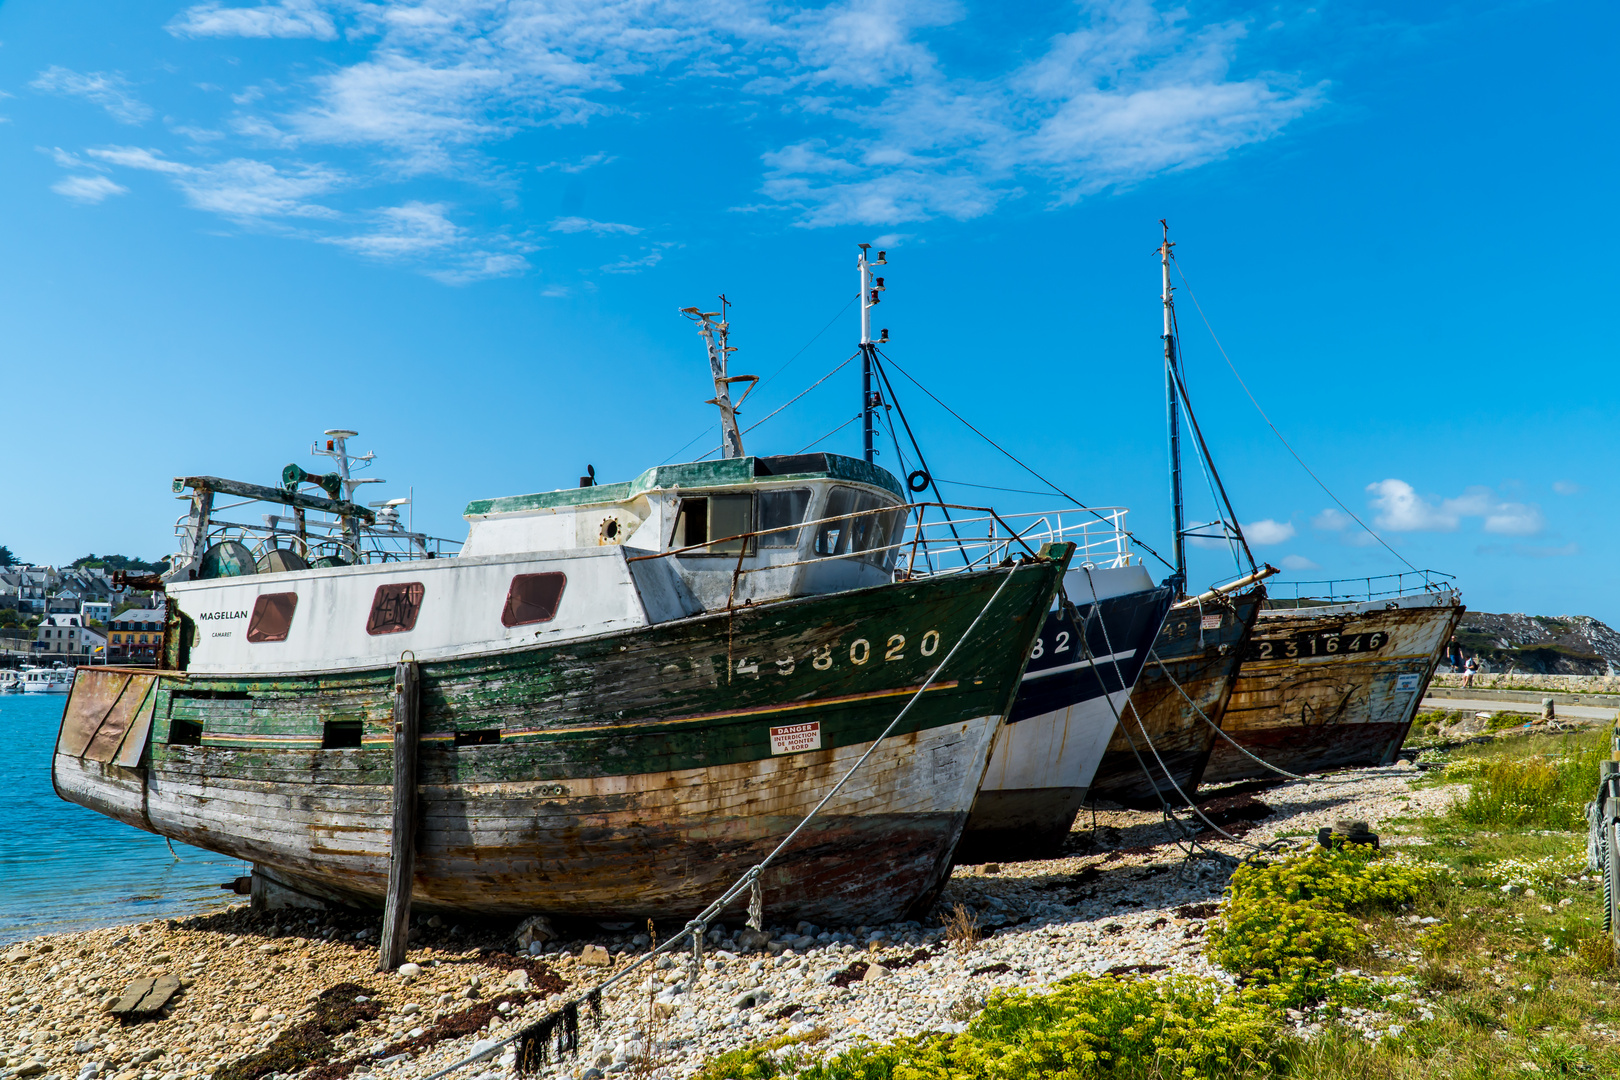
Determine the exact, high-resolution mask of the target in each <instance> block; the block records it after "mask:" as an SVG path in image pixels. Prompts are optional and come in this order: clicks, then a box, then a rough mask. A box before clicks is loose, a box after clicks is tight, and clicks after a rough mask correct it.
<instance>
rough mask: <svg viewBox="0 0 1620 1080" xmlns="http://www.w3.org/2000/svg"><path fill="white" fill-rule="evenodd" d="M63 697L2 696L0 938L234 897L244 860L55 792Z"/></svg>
mask: <svg viewBox="0 0 1620 1080" xmlns="http://www.w3.org/2000/svg"><path fill="white" fill-rule="evenodd" d="M66 705H67V695H66V694H0V740H3V745H4V752H3V753H0V942H9V941H16V940H19V939H22V938H29V937H33V936H35V935H37V934H45V933H51V932H55V931H60V930H77V929H84V928H87V927H92V926H108V925H113V924H117V923H126V922H139V921H141V920H143V919H154V918H159V917H174V916H178V915H191V914H196V913H199V912H202V911H208V910H212V909H214V908H218V907H222V906H224V905H225V904H229V903H232V902H235V901H236V900H238V899H239V898H238V897H236V896H235V895H234V894H232V893H229V892H226V891H224V890H223V889H221V888H219V884H220V882H222V881H229V880H230V879H231V878H233V877H236V876H238V875H241V874H246V873H247V872H248V866H247V864H246V863H244V862H242V861H240V860H238V859H228V858H225V857H224V856H222V855H215V854H214V853H213V852H209V851H202V850H200V849H198V848H194V847H187V846H186V845H184V844H175V845H174V854H170V852H169V845H168V844H167V843H165V842H164V839H163V837H161V836H153V835H152V834H151V833H148V832H142V831H141V830H139V829H135V828H131V827H130V826H128V825H123V824H120V823H119V822H116V821H114V820H112V819H111V818H107V817H102V816H101V815H100V814H97V813H94V812H92V811H90V810H86V809H85V808H84V807H82V806H75V805H74V804H72V803H67V802H63V801H62V800H61V799H59V798H57V797H56V792H55V790H53V789H52V787H51V752H52V750H53V748H54V747H55V746H56V731H57V727H58V726H59V725H60V723H61V720H62V710H63V708H65V707H66ZM176 856H178V859H177V858H176Z"/></svg>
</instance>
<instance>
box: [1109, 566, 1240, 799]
mask: <svg viewBox="0 0 1620 1080" xmlns="http://www.w3.org/2000/svg"><path fill="white" fill-rule="evenodd" d="M1241 585H1242V586H1245V587H1244V588H1241V589H1240V590H1238V591H1232V590H1228V591H1227V592H1224V593H1223V592H1216V591H1214V590H1212V591H1211V592H1210V593H1206V594H1204V595H1202V596H1199V597H1193V598H1188V599H1184V600H1181V601H1179V602H1178V603H1176V604H1175V605H1174V606H1173V607H1172V608H1171V609H1170V614H1169V616H1168V617H1167V618H1166V619H1165V621H1164V629H1163V630H1162V631H1161V632H1160V634H1159V637H1158V639H1157V640H1156V641H1155V642H1154V643H1153V654H1152V657H1151V658H1150V660H1149V662H1148V664H1147V666H1146V668H1145V669H1144V670H1143V672H1142V676H1141V678H1139V679H1138V680H1137V682H1136V688H1135V689H1134V690H1133V691H1132V692H1131V697H1130V701H1129V704H1128V706H1127V708H1126V711H1125V714H1124V716H1123V718H1122V719H1121V722H1120V726H1119V728H1118V729H1117V730H1116V731H1115V732H1114V737H1113V740H1112V741H1111V742H1109V744H1108V748H1107V752H1106V753H1104V754H1103V759H1102V763H1101V764H1100V765H1099V766H1098V767H1097V776H1096V779H1095V780H1093V781H1092V785H1091V795H1090V798H1091V801H1093V802H1111V803H1118V804H1120V805H1121V806H1132V807H1157V806H1159V805H1160V799H1161V798H1162V799H1164V800H1165V801H1167V802H1169V803H1170V804H1171V805H1172V806H1176V805H1180V804H1181V803H1182V802H1183V796H1186V797H1188V798H1190V797H1191V796H1192V795H1193V793H1194V792H1195V791H1197V789H1198V784H1199V782H1200V781H1201V780H1202V779H1203V775H1204V768H1205V766H1206V765H1207V764H1208V762H1209V756H1210V752H1211V751H1212V750H1213V749H1214V745H1215V742H1216V739H1217V735H1216V733H1215V730H1214V728H1213V727H1211V722H1213V723H1216V724H1219V723H1220V722H1221V717H1222V716H1223V715H1224V714H1225V712H1226V705H1227V702H1228V701H1229V700H1230V699H1231V696H1232V688H1233V686H1234V685H1235V684H1236V678H1237V672H1238V665H1239V663H1240V662H1241V661H1242V658H1243V650H1244V645H1245V643H1246V642H1247V640H1248V638H1249V634H1250V632H1251V631H1252V630H1253V628H1254V624H1255V619H1256V618H1257V616H1258V615H1259V612H1260V606H1261V604H1262V603H1263V602H1264V600H1265V595H1266V593H1265V586H1263V585H1257V584H1255V583H1254V582H1253V581H1252V579H1251V578H1245V579H1244V580H1243V581H1242V582H1241ZM1200 713H1202V714H1203V715H1202V716H1200V715H1199V714H1200ZM1205 717H1208V720H1206V719H1205Z"/></svg>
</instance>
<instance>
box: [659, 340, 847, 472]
mask: <svg viewBox="0 0 1620 1080" xmlns="http://www.w3.org/2000/svg"><path fill="white" fill-rule="evenodd" d="M859 355H861V354H860V353H858V352H855V353H851V354H850V355H848V356H846V357H844V362H843V363H842V364H839V365H838V366H837V367H835V368H833V369H832V370H831V371H829V372H827V374H825V375H823V376H822V377H821V378H819V379H817V380H816V381H815V382H813V383H811V384H810V385H809V386H807V387H805V388H804V389H803V390H800V391H799V392H798V393H797V394H794V395H793V396H792V397H790V398H788V400H787V401H785V402H783V403H782V404H781V405H778V406H777V407H776V408H774V409H772V410H771V411H770V412H768V413H766V414H765V415H764V416H762V417H760V418H759V419H758V420H755V421H754V422H753V423H752V424H749V425H748V426H747V427H745V428H743V429H742V433H743V434H744V435H747V434H748V433H749V432H750V431H753V430H754V429H755V428H757V427H759V426H760V425H761V424H763V423H764V422H765V421H767V420H769V419H770V418H771V417H773V416H775V415H776V414H777V413H779V412H781V411H782V410H783V409H785V408H787V407H788V406H789V405H792V404H793V403H794V402H795V401H798V400H799V399H800V398H802V397H804V395H806V394H808V393H809V392H810V391H812V390H814V389H815V388H816V387H818V386H820V385H821V384H822V383H824V382H826V381H827V380H828V379H830V378H832V377H833V376H834V375H836V374H838V373H839V372H840V371H843V370H844V369H845V368H846V367H848V366H849V362H850V361H851V360H853V359H855V357H857V356H859ZM826 437H827V436H826V435H823V436H822V437H821V439H825V438H826ZM821 439H817V440H816V442H820V441H821ZM692 441H693V442H696V441H697V440H696V439H694V440H692ZM691 445H692V443H687V444H686V446H691ZM811 445H812V446H814V445H815V443H812V444H811ZM681 449H682V450H684V449H686V447H685V446H683V447H681ZM720 449H723V448H722V447H719V446H716V447H714V448H712V449H711V450H709V452H708V454H704V455H703V457H708V456H709V454H712V453H714V452H715V450H720ZM676 453H680V451H679V450H677V451H676ZM799 453H801V454H802V453H804V451H803V450H801V451H799ZM698 460H699V461H702V460H703V458H698Z"/></svg>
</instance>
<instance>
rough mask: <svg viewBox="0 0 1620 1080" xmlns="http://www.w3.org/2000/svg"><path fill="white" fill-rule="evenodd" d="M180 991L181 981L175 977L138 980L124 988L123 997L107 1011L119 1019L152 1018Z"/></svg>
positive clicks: (161, 976) (166, 976)
mask: <svg viewBox="0 0 1620 1080" xmlns="http://www.w3.org/2000/svg"><path fill="white" fill-rule="evenodd" d="M179 991H180V980H179V979H178V978H176V977H175V976H173V975H159V976H158V977H157V978H155V979H136V980H135V981H134V982H132V983H130V984H129V985H128V986H126V987H124V993H123V995H122V996H121V997H120V998H119V999H118V1000H117V1001H115V1002H113V1006H112V1008H110V1009H108V1010H107V1011H108V1012H110V1013H112V1014H113V1015H114V1016H118V1017H132V1016H150V1015H151V1014H153V1013H155V1012H157V1011H158V1010H159V1009H161V1008H163V1006H165V1005H167V1004H168V1003H169V999H170V998H172V997H173V996H174V995H175V994H177V993H178V992H179Z"/></svg>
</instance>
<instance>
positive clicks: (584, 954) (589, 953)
mask: <svg viewBox="0 0 1620 1080" xmlns="http://www.w3.org/2000/svg"><path fill="white" fill-rule="evenodd" d="M579 962H580V963H582V964H585V965H586V966H588V967H612V966H613V957H611V956H609V955H608V951H607V950H606V949H604V948H603V947H602V946H600V945H587V946H585V947H584V948H583V949H581V950H580V952H579Z"/></svg>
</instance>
